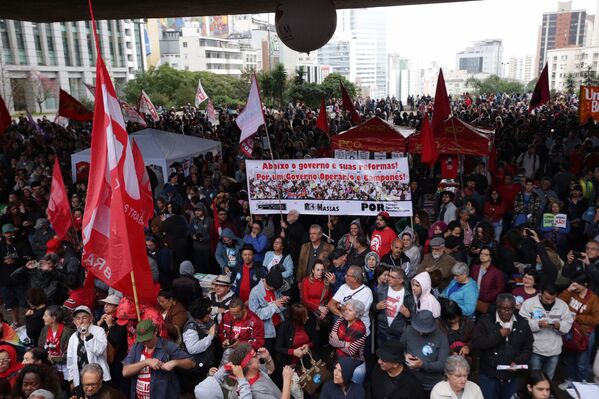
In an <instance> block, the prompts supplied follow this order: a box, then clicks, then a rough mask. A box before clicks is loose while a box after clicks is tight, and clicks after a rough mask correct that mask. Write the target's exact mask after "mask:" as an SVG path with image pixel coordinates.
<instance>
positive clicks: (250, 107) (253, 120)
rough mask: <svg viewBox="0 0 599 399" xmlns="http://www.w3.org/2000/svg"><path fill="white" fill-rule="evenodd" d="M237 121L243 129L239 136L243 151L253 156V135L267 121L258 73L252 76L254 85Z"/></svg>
mask: <svg viewBox="0 0 599 399" xmlns="http://www.w3.org/2000/svg"><path fill="white" fill-rule="evenodd" d="M236 123H237V126H239V129H240V130H241V135H240V136H239V145H240V146H241V151H243V153H244V154H245V155H247V156H248V157H251V156H252V152H253V140H252V136H253V135H254V134H256V131H258V128H259V127H260V126H262V125H264V124H265V123H266V122H265V121H264V112H262V101H260V90H259V89H258V81H257V80H256V75H254V76H253V77H252V87H250V95H249V96H248V101H247V104H246V105H245V108H244V109H243V111H241V112H240V113H239V116H238V117H237V120H236Z"/></svg>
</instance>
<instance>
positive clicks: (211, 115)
mask: <svg viewBox="0 0 599 399" xmlns="http://www.w3.org/2000/svg"><path fill="white" fill-rule="evenodd" d="M206 115H207V116H208V122H210V123H212V126H216V125H218V118H217V117H216V110H215V109H214V105H213V104H212V101H211V100H208V106H207V107H206Z"/></svg>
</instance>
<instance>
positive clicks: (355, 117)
mask: <svg viewBox="0 0 599 399" xmlns="http://www.w3.org/2000/svg"><path fill="white" fill-rule="evenodd" d="M339 84H340V85H341V101H342V102H343V108H345V111H346V112H349V114H350V115H351V120H352V121H353V122H354V124H356V125H359V124H360V122H361V120H360V114H358V111H356V108H355V107H354V102H353V101H352V99H351V97H350V96H349V93H348V92H347V90H345V87H344V86H343V83H341V81H339Z"/></svg>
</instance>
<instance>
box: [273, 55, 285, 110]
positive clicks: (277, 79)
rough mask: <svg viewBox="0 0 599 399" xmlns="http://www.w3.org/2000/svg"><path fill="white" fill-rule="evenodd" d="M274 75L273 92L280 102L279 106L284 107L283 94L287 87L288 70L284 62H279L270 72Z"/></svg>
mask: <svg viewBox="0 0 599 399" xmlns="http://www.w3.org/2000/svg"><path fill="white" fill-rule="evenodd" d="M270 74H271V76H272V94H273V97H274V98H276V99H277V100H278V102H279V106H280V107H282V106H283V104H284V103H285V101H284V100H283V97H284V96H283V95H284V93H285V89H286V88H287V71H286V70H285V66H284V65H283V64H278V65H277V66H276V67H275V69H273V71H272V72H271V73H270Z"/></svg>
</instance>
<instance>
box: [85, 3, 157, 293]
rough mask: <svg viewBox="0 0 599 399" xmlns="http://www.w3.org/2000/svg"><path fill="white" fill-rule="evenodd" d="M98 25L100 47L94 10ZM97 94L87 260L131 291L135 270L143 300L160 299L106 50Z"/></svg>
mask: <svg viewBox="0 0 599 399" xmlns="http://www.w3.org/2000/svg"><path fill="white" fill-rule="evenodd" d="M90 12H91V5H90ZM92 26H93V28H94V38H95V41H96V48H98V49H99V42H98V38H97V33H96V29H95V21H94V19H93V15H92ZM95 98H96V102H95V109H94V111H95V112H94V124H93V128H92V143H91V162H90V170H89V186H88V187H89V189H88V192H87V197H86V203H85V213H84V215H83V226H82V238H83V255H82V259H81V263H82V265H83V266H84V267H85V268H86V269H88V270H89V271H90V272H91V273H93V274H94V275H95V276H96V277H97V278H99V279H100V280H102V281H104V282H105V283H106V284H108V285H109V286H110V287H113V288H115V289H117V290H119V291H121V292H123V293H124V294H125V295H129V296H132V295H133V286H132V281H131V280H132V275H131V272H133V274H134V276H135V281H136V286H137V293H138V296H139V299H140V301H141V302H146V303H155V302H156V295H155V294H154V284H153V282H152V273H151V272H150V265H149V263H148V256H147V254H146V248H145V240H144V225H145V224H146V222H145V220H144V219H143V218H144V200H143V198H142V188H141V187H140V184H139V180H138V176H137V171H136V167H135V159H134V157H133V151H132V146H131V143H130V141H129V136H128V135H127V131H126V130H125V121H124V119H123V114H122V112H121V109H120V105H119V102H118V99H117V96H116V92H115V90H114V86H113V84H112V81H111V80H110V76H109V75H108V71H107V70H106V66H105V65H104V61H103V60H102V56H101V52H100V51H98V59H97V62H96V95H95Z"/></svg>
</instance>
